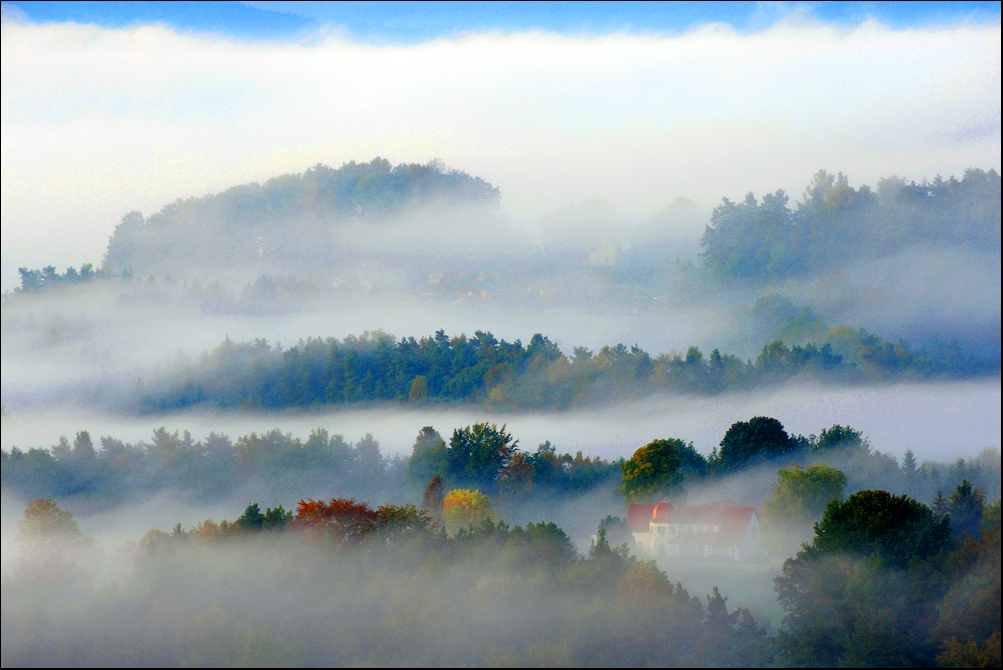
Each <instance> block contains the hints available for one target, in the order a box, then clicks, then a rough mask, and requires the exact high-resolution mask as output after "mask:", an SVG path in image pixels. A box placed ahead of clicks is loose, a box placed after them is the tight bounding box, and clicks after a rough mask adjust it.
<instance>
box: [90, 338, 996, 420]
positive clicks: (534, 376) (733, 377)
mask: <svg viewBox="0 0 1003 670" xmlns="http://www.w3.org/2000/svg"><path fill="white" fill-rule="evenodd" d="M827 338H828V339H829V340H830V341H826V342H824V343H815V342H810V343H808V344H806V345H804V346H801V345H794V346H793V347H791V346H788V345H787V344H785V343H784V342H782V341H779V340H777V341H774V342H772V343H771V344H768V345H766V346H764V347H763V349H762V351H761V352H760V354H759V355H758V356H757V357H756V359H755V360H754V361H752V360H747V361H743V360H742V359H741V358H739V357H738V356H735V355H732V354H726V353H725V354H723V353H721V352H720V351H718V350H717V349H715V350H714V351H712V352H711V353H710V355H709V356H705V355H704V353H703V352H702V351H700V349H699V348H697V347H690V348H689V349H688V350H687V351H686V352H685V353H678V352H673V353H667V354H660V355H658V356H652V355H651V354H649V353H648V352H646V351H644V350H643V349H641V348H640V347H638V346H636V345H635V346H632V347H627V346H625V345H623V344H617V345H615V346H608V345H607V346H604V347H602V348H601V349H600V350H599V351H597V352H593V351H592V350H590V349H588V348H587V347H581V346H579V347H575V348H574V350H573V352H572V354H571V355H570V356H569V355H566V354H564V353H563V352H562V351H561V350H560V348H559V347H558V346H557V345H556V344H555V343H554V342H553V341H551V340H550V339H549V338H547V337H546V336H544V335H541V334H536V335H534V336H533V337H532V339H531V340H530V341H529V343H528V344H525V345H524V344H523V343H522V342H521V341H520V340H516V341H514V342H508V341H506V340H504V339H502V340H498V339H497V338H495V337H494V336H493V335H492V334H491V333H490V332H488V333H484V332H481V331H477V332H475V333H474V336H473V337H470V338H468V337H466V336H465V335H460V336H458V337H452V338H450V337H449V336H447V335H446V334H445V332H443V331H441V330H440V331H437V332H436V333H435V335H433V336H430V337H422V338H421V339H417V340H416V339H415V338H413V337H409V338H402V339H401V340H399V341H394V339H393V338H392V337H391V336H389V335H387V334H385V333H382V332H379V331H378V332H375V333H368V332H367V333H363V335H362V336H361V337H355V336H349V337H347V338H345V339H344V340H338V339H337V338H309V339H307V340H301V341H300V342H299V343H297V344H295V345H293V346H291V347H289V348H288V349H283V348H282V347H281V346H279V345H274V346H273V345H271V344H269V343H268V341H267V340H263V339H257V340H254V341H252V342H233V341H231V340H230V339H229V338H227V339H226V340H225V341H224V342H223V343H222V344H220V345H219V346H218V347H216V348H215V349H214V350H212V351H211V352H207V353H205V354H204V355H202V356H201V357H200V358H199V359H198V360H197V361H186V362H184V363H182V364H180V365H178V366H175V367H173V368H172V369H170V370H167V371H165V372H163V373H160V374H158V375H155V376H153V377H151V378H150V379H149V380H148V381H146V382H144V385H143V386H141V387H140V388H138V389H137V392H136V393H134V394H130V397H129V399H128V400H127V401H126V402H127V405H126V407H125V409H127V410H128V411H131V412H136V413H162V412H172V411H177V410H182V409H186V408H189V407H195V406H200V405H205V406H211V407H215V408H221V409H225V408H232V409H238V408H239V409H251V408H254V409H286V408H297V409H307V408H311V407H319V406H329V405H356V404H366V403H387V402H390V403H405V404H419V405H420V404H428V403H468V404H469V403H474V404H486V405H488V406H492V407H504V408H510V409H547V410H554V409H567V408H570V407H576V406H586V405H591V404H596V403H601V402H609V401H617V400H627V399H631V398H637V397H642V396H646V395H650V394H653V393H659V392H682V393H699V394H708V395H711V394H716V393H721V392H725V391H737V390H749V389H754V388H760V387H763V386H768V385H771V384H780V383H783V382H786V381H789V380H791V379H794V378H810V379H819V380H824V381H829V382H842V383H855V382H875V381H889V380H896V381H901V380H921V379H924V380H925V379H937V378H958V377H965V376H971V375H979V374H992V373H994V372H998V369H997V368H996V367H993V366H989V365H988V364H986V363H984V362H977V361H974V360H973V359H969V358H967V357H965V356H964V355H963V354H961V353H960V351H959V350H958V348H957V346H956V345H953V346H952V345H942V346H931V347H926V348H920V349H914V348H912V347H911V346H910V345H909V344H908V343H907V342H905V341H903V340H900V341H898V342H888V341H885V340H882V339H881V338H880V337H878V336H876V335H873V334H871V333H868V332H867V331H865V330H863V329H852V328H834V329H832V330H830V332H829V334H828V336H827ZM833 343H835V344H836V345H837V346H834V345H833ZM837 347H838V349H837ZM837 351H843V352H846V353H845V354H844V353H837ZM106 391H107V392H106V393H101V394H98V395H97V396H95V397H107V398H114V397H115V393H114V390H113V389H110V388H109V389H106Z"/></svg>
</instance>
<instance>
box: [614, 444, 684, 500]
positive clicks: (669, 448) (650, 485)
mask: <svg viewBox="0 0 1003 670" xmlns="http://www.w3.org/2000/svg"><path fill="white" fill-rule="evenodd" d="M685 449H686V443H685V442H683V441H682V440H680V439H677V438H669V439H667V440H654V441H652V442H649V443H648V444H646V445H644V446H643V447H641V448H640V449H638V450H637V451H635V452H634V455H633V456H631V457H630V459H628V460H627V461H624V463H623V464H622V465H621V466H620V467H621V470H622V473H623V480H622V484H621V485H620V493H622V494H623V495H624V498H626V500H627V502H648V501H653V500H655V499H656V498H660V497H663V496H667V495H672V494H675V493H679V492H680V489H679V487H680V485H681V484H682V482H683V476H682V474H681V473H680V468H681V467H682V465H683V460H682V458H681V457H680V453H681V452H683V451H684V450H685Z"/></svg>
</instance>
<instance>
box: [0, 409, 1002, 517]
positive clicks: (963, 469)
mask: <svg viewBox="0 0 1003 670" xmlns="http://www.w3.org/2000/svg"><path fill="white" fill-rule="evenodd" d="M792 465H793V466H797V467H806V468H811V467H812V466H817V465H827V466H830V467H835V468H838V469H839V470H840V471H841V472H843V473H845V476H846V478H847V480H846V484H847V486H848V487H849V490H851V491H856V490H861V489H868V488H880V489H884V490H889V491H892V492H896V493H903V494H906V493H907V494H909V495H910V496H912V497H913V498H916V499H918V500H921V501H924V502H926V503H927V504H930V505H934V506H937V507H938V509H941V510H943V509H944V507H943V506H944V505H945V503H944V502H943V501H941V502H940V503H938V502H937V500H938V495H940V496H941V497H943V496H944V495H947V493H949V492H950V491H952V490H953V489H955V487H957V486H959V485H961V484H962V483H963V482H965V481H967V482H970V483H971V484H972V485H973V486H975V487H977V488H980V489H982V490H984V491H986V492H987V495H990V496H993V497H998V496H999V495H1000V463H999V452H998V451H994V450H985V451H983V453H982V454H980V455H979V456H978V457H976V458H971V459H967V460H966V459H958V460H957V461H955V462H954V463H937V462H933V461H929V462H925V463H922V464H921V463H918V462H917V459H916V458H915V456H914V455H913V454H912V452H907V453H906V454H905V456H904V457H903V459H902V461H901V463H899V462H898V461H897V460H896V459H895V458H893V457H891V456H889V455H887V454H884V453H882V452H880V451H878V450H876V449H874V448H873V447H872V446H871V444H870V442H869V441H868V440H867V439H866V437H864V436H863V435H862V434H861V433H860V431H857V430H856V429H854V428H852V427H849V426H840V425H835V426H832V427H830V428H826V429H823V430H822V431H820V434H819V435H817V436H816V435H809V436H807V437H805V436H801V435H789V434H788V433H787V431H786V430H785V429H784V427H783V425H782V424H781V423H780V422H779V421H777V420H776V419H773V418H770V417H753V418H752V419H749V420H748V421H738V422H736V423H735V424H733V425H732V426H731V427H730V428H729V429H728V430H727V431H726V433H725V435H724V436H723V438H722V440H721V442H720V444H719V445H718V446H717V447H715V449H714V450H713V451H712V452H711V454H710V456H709V457H704V456H703V455H701V454H700V453H699V452H698V451H697V450H696V449H695V448H694V447H693V445H692V444H691V443H686V442H684V441H683V440H681V439H679V438H664V439H659V440H654V441H653V442H651V443H650V444H649V445H646V446H644V447H641V448H638V449H637V450H636V452H634V454H633V456H631V458H630V459H622V458H621V459H616V460H613V461H608V460H606V459H603V458H601V457H598V456H589V455H583V454H582V452H580V451H579V452H578V453H576V454H569V453H562V452H561V451H559V450H558V449H557V448H556V447H555V446H554V445H553V444H552V443H551V442H550V441H546V442H544V443H542V444H540V445H537V446H535V447H532V446H530V447H528V448H524V447H522V446H521V445H520V444H519V441H518V440H517V439H516V438H515V437H514V436H513V435H512V434H511V433H510V432H509V431H508V429H507V427H506V426H504V425H503V426H498V425H496V424H492V423H486V422H485V423H475V424H472V425H469V426H464V427H459V428H456V429H454V430H453V431H452V433H451V434H448V437H444V436H443V435H441V434H440V433H439V432H438V431H437V430H436V429H435V428H434V427H432V426H426V427H424V428H422V429H421V430H420V431H419V432H418V434H417V435H416V437H415V440H414V443H413V445H412V446H411V449H410V453H409V454H406V455H395V456H393V457H390V458H388V457H386V456H385V455H384V454H383V452H382V451H381V448H380V444H379V442H378V441H377V440H376V439H375V438H374V437H373V436H372V435H371V434H366V435H365V436H363V437H362V438H361V439H359V440H358V441H357V442H355V443H350V442H347V441H346V440H345V438H344V436H342V435H340V434H336V433H335V434H332V433H331V432H329V431H328V430H327V429H323V428H318V429H315V430H313V431H311V433H310V435H309V436H308V438H307V439H306V440H302V439H300V438H297V437H294V436H293V435H292V434H290V433H283V432H282V431H281V430H279V429H274V430H270V431H267V432H264V433H257V432H253V433H249V434H247V435H243V436H241V437H238V438H237V439H236V440H233V439H231V438H230V437H229V436H227V435H225V434H222V433H216V432H212V433H210V434H209V435H208V436H206V437H205V438H204V439H202V440H195V439H193V437H192V436H191V434H190V433H189V432H187V431H184V432H179V431H173V432H172V431H168V430H166V429H164V428H158V429H156V430H154V431H153V434H152V436H151V438H150V439H148V440H141V441H139V442H136V443H126V442H124V441H122V440H119V439H116V438H114V437H111V436H103V437H101V438H100V439H99V440H98V443H97V444H95V441H94V439H93V438H92V437H91V435H90V433H88V432H87V431H80V432H78V433H77V434H76V436H75V438H74V439H73V440H72V441H71V440H69V439H68V438H65V437H64V438H61V439H60V440H59V442H58V443H57V444H56V445H53V446H52V447H51V448H48V449H46V448H40V447H34V448H30V449H28V450H26V451H24V450H21V449H18V448H16V447H15V448H13V449H11V451H9V452H8V451H7V450H3V451H2V452H0V479H2V482H3V487H4V489H5V490H6V491H8V492H12V493H15V494H17V495H18V496H19V497H21V498H24V499H35V498H53V499H58V500H64V501H65V500H71V501H74V504H75V505H79V506H82V508H83V509H86V510H96V509H106V508H109V507H116V506H120V505H123V504H132V503H135V502H138V501H142V500H145V499H149V498H152V497H154V496H156V495H158V494H160V493H163V492H170V491H176V492H180V493H181V494H183V495H184V496H185V497H186V498H187V499H188V500H189V501H190V502H191V503H194V504H206V503H210V502H214V501H220V500H226V499H229V498H232V497H233V496H242V495H244V492H245V491H247V490H258V491H268V492H270V494H271V495H273V496H274V497H275V498H277V499H280V500H285V501H286V503H287V504H288V502H289V501H290V500H292V499H294V498H296V497H297V496H305V495H313V496H315V497H316V496H321V497H323V496H330V495H335V494H340V495H348V496H353V497H360V498H365V499H370V500H372V499H386V498H387V497H392V498H397V499H399V498H401V497H408V498H410V500H411V501H412V502H415V503H418V502H419V501H420V500H421V499H422V498H421V492H422V491H423V490H424V488H425V487H426V485H427V484H428V483H429V482H430V481H431V480H433V479H434V478H435V477H440V478H441V479H442V481H443V482H444V485H445V486H448V487H450V488H454V489H472V490H478V491H481V492H483V493H485V494H487V495H490V496H492V497H494V498H495V499H496V500H497V502H498V503H499V504H500V505H501V506H502V509H503V510H504V509H516V508H518V507H519V506H521V505H524V504H526V503H527V502H531V501H534V500H540V501H554V502H556V501H560V500H574V499H576V498H578V497H579V496H581V495H584V494H587V493H590V492H605V493H606V494H609V495H611V496H615V495H620V496H622V497H623V500H624V501H625V504H629V503H630V502H650V501H655V502H657V501H658V500H661V499H662V498H664V497H669V498H671V499H674V500H680V499H685V496H686V495H687V494H688V492H689V491H694V490H697V489H702V490H703V489H708V488H711V489H719V490H721V489H722V487H727V486H731V485H732V484H731V482H739V483H741V484H742V485H743V487H744V488H743V489H742V490H741V491H740V492H739V493H738V494H737V495H740V496H741V497H742V498H743V499H745V500H746V501H747V503H748V504H752V505H758V504H759V502H760V501H762V500H763V499H765V498H766V497H767V496H768V495H769V494H770V490H769V487H768V486H767V485H766V484H765V483H764V484H761V485H758V486H759V488H758V489H757V488H756V486H757V485H756V484H755V483H754V481H755V480H756V478H755V477H750V478H745V477H742V475H743V474H744V473H753V472H759V471H763V470H765V471H767V472H770V473H772V472H775V471H776V469H777V468H779V467H785V466H792ZM736 475H738V477H737V478H736V477H735V476H736ZM746 480H748V481H746ZM722 497H724V496H723V495H722Z"/></svg>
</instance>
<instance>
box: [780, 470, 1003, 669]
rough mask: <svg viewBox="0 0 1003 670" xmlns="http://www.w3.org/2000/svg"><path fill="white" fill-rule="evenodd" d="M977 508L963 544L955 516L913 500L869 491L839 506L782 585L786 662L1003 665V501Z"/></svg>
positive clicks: (832, 507) (828, 512) (829, 510)
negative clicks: (1002, 617) (1002, 518)
mask: <svg viewBox="0 0 1003 670" xmlns="http://www.w3.org/2000/svg"><path fill="white" fill-rule="evenodd" d="M956 493H959V492H957V491H956ZM961 496H963V494H960V493H959V496H953V495H952V497H961ZM978 502H979V503H980V505H979V507H980V508H981V509H979V512H980V515H979V518H978V519H977V522H976V526H975V528H974V529H973V532H972V533H967V532H965V533H962V534H961V538H959V539H957V540H956V539H953V538H952V522H953V521H954V518H953V517H948V516H943V515H940V514H938V513H937V512H936V511H935V510H933V509H930V508H929V507H927V506H925V505H923V504H921V503H919V502H917V501H916V500H913V499H912V498H909V497H907V496H895V495H892V494H890V493H887V492H885V491H872V490H865V491H859V492H857V493H855V494H853V495H851V496H849V497H848V498H846V499H845V500H843V499H834V500H831V501H830V502H829V503H828V504H827V506H826V508H825V511H824V513H823V515H822V519H821V520H820V521H819V522H818V523H817V524H815V527H814V531H815V534H814V538H813V539H812V540H811V541H810V543H807V544H805V545H804V547H803V549H802V550H801V551H799V552H798V554H797V556H795V557H794V558H791V559H788V560H787V561H786V562H785V563H784V567H783V574H782V575H781V576H780V577H778V578H777V580H776V591H777V594H778V596H779V599H780V602H781V605H782V606H783V608H784V609H785V610H786V612H787V617H786V619H785V622H784V628H783V630H782V631H781V633H780V636H779V638H778V640H777V642H778V646H779V654H778V657H777V660H778V661H779V662H780V663H781V664H783V665H790V666H800V667H803V666H812V667H818V666H829V667H835V666H840V667H847V666H850V667H854V666H856V667H860V666H872V667H876V666H881V667H930V666H933V665H941V666H942V667H997V666H999V662H1000V655H999V654H1000V503H999V501H998V500H997V501H996V503H995V504H994V505H992V506H990V507H986V506H985V505H984V504H981V502H982V501H978Z"/></svg>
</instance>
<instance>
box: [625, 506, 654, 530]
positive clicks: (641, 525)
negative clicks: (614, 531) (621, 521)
mask: <svg viewBox="0 0 1003 670" xmlns="http://www.w3.org/2000/svg"><path fill="white" fill-rule="evenodd" d="M654 509H655V505H631V506H630V509H629V510H627V525H629V526H630V530H631V531H632V532H634V533H647V532H648V531H649V530H650V528H651V527H650V526H649V524H650V523H651V517H652V513H653V512H654Z"/></svg>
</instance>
